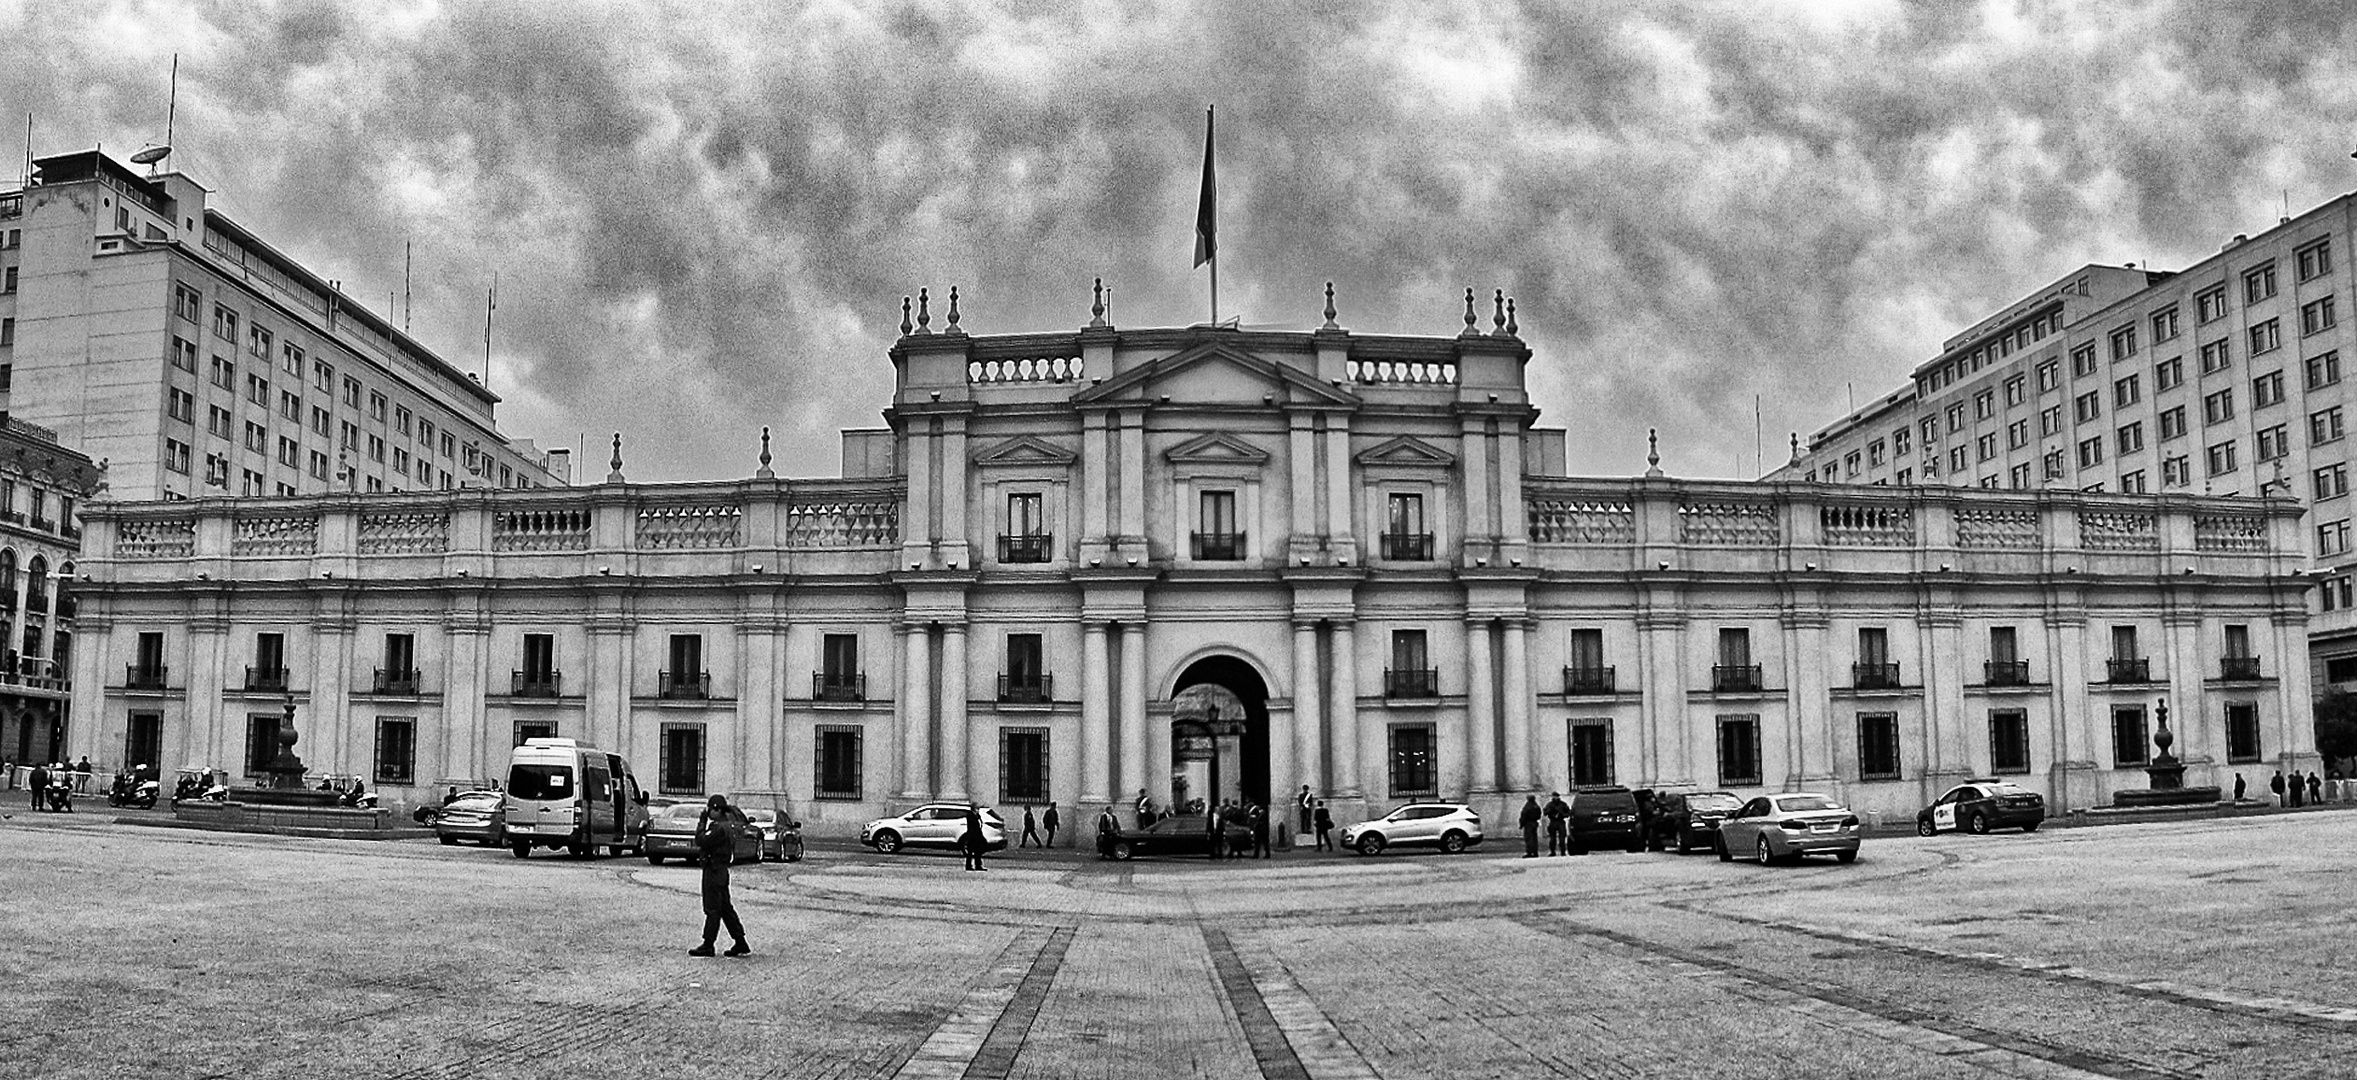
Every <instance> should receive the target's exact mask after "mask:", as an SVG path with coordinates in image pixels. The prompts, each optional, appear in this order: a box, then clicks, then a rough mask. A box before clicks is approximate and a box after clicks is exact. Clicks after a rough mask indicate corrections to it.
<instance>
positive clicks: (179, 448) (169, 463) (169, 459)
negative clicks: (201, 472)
mask: <svg viewBox="0 0 2357 1080" xmlns="http://www.w3.org/2000/svg"><path fill="white" fill-rule="evenodd" d="M164 468H167V469H170V470H172V471H173V472H176V473H185V472H187V471H188V444H187V443H184V442H181V441H180V440H178V439H165V440H164Z"/></svg>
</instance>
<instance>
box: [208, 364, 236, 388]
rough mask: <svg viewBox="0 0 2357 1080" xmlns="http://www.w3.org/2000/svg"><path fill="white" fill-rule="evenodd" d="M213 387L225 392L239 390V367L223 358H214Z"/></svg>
mask: <svg viewBox="0 0 2357 1080" xmlns="http://www.w3.org/2000/svg"><path fill="white" fill-rule="evenodd" d="M213 385H215V386H218V387H220V388H221V389H223V390H235V389H237V365H236V364H235V363H232V362H230V361H228V360H225V359H223V358H221V357H218V356H216V357H214V358H213Z"/></svg>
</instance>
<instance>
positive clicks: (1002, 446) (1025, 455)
mask: <svg viewBox="0 0 2357 1080" xmlns="http://www.w3.org/2000/svg"><path fill="white" fill-rule="evenodd" d="M1079 459H1080V455H1078V454H1075V453H1073V452H1072V451H1070V450H1066V449H1064V448H1063V447H1061V446H1057V445H1056V444H1054V443H1052V442H1049V441H1047V440H1046V439H1042V438H1040V437H1038V436H1036V435H1017V436H1015V437H1014V438H1012V439H1008V440H1007V441H1005V442H1002V443H999V444H998V445H996V446H993V447H991V448H989V449H987V450H984V451H982V452H981V453H979V454H976V455H974V464H975V465H976V466H977V467H980V468H991V467H993V466H1021V465H1031V466H1040V465H1046V466H1057V467H1069V466H1071V464H1072V463H1073V462H1075V461H1077V460H1079Z"/></svg>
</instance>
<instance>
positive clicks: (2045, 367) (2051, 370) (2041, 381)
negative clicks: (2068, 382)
mask: <svg viewBox="0 0 2357 1080" xmlns="http://www.w3.org/2000/svg"><path fill="white" fill-rule="evenodd" d="M2060 386H2062V364H2061V362H2059V361H2055V360H2048V361H2046V362H2045V363H2043V364H2040V365H2038V392H2039V393H2041V394H2043V393H2045V392H2046V391H2048V390H2053V389H2057V388H2059V387H2060Z"/></svg>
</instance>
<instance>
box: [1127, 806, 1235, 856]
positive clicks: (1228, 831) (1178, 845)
mask: <svg viewBox="0 0 2357 1080" xmlns="http://www.w3.org/2000/svg"><path fill="white" fill-rule="evenodd" d="M1220 832H1221V833H1222V834H1223V835H1225V836H1226V837H1227V841H1228V850H1229V851H1230V852H1244V851H1250V850H1252V830H1251V829H1250V828H1249V827H1247V826H1245V825H1244V824H1243V823H1241V822H1235V821H1229V822H1223V823H1222V824H1221V825H1220ZM1104 852H1105V854H1107V855H1110V856H1112V857H1113V858H1115V859H1119V860H1122V861H1124V862H1127V861H1128V860H1130V859H1134V858H1136V857H1138V856H1140V855H1192V856H1194V857H1195V858H1198V859H1200V858H1203V857H1205V856H1208V855H1210V854H1211V829H1210V828H1209V827H1208V825H1207V824H1206V822H1205V821H1204V818H1203V815H1201V814H1179V815H1175V816H1172V817H1166V818H1163V819H1162V820H1160V821H1157V822H1155V823H1153V824H1152V825H1148V826H1146V827H1145V828H1143V829H1123V830H1121V831H1120V832H1117V833H1115V834H1114V835H1113V837H1112V839H1111V840H1110V841H1108V842H1107V843H1106V845H1105V847H1104Z"/></svg>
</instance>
